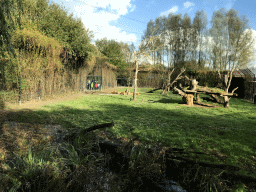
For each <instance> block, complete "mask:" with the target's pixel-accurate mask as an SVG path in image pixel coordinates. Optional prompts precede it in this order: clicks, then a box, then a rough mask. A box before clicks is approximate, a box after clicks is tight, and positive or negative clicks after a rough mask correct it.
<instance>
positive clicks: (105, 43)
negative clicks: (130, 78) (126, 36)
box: [95, 38, 129, 69]
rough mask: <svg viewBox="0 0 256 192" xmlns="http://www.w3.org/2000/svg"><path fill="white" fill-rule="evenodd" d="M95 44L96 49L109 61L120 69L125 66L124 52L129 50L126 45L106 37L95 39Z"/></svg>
mask: <svg viewBox="0 0 256 192" xmlns="http://www.w3.org/2000/svg"><path fill="white" fill-rule="evenodd" d="M95 44H96V46H97V48H98V50H99V51H100V52H101V53H102V54H103V55H104V56H106V57H107V58H108V59H109V63H111V64H113V65H115V66H116V67H118V68H120V69H124V68H126V67H127V63H126V62H125V60H126V55H125V52H126V51H129V47H128V45H126V44H124V43H118V42H116V41H115V40H107V38H104V39H101V40H97V41H96V42H95ZM127 57H128V55H127Z"/></svg>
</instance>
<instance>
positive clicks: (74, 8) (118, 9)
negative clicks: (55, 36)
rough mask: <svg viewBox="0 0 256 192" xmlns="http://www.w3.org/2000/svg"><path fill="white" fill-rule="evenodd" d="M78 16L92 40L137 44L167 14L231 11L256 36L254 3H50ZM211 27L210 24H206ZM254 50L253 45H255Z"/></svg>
mask: <svg viewBox="0 0 256 192" xmlns="http://www.w3.org/2000/svg"><path fill="white" fill-rule="evenodd" d="M50 2H55V3H58V4H61V5H64V7H65V8H66V9H67V10H68V12H69V13H73V14H74V15H75V16H77V17H80V18H81V19H82V21H83V23H84V26H85V27H86V28H89V29H90V30H91V31H93V32H94V39H93V41H94V40H96V39H101V38H104V37H107V38H108V39H115V40H117V41H124V42H129V43H131V42H134V43H135V45H136V44H137V43H139V42H140V40H141V36H142V35H143V31H144V30H145V29H146V25H147V23H148V22H149V21H150V20H151V19H152V20H155V19H156V18H157V17H159V16H161V15H168V14H169V13H170V12H173V13H175V14H179V13H181V14H182V15H184V14H185V13H188V15H189V16H190V17H191V19H192V20H193V18H194V16H195V13H196V12H197V11H198V10H201V9H204V10H205V12H206V13H207V16H208V21H209V23H210V20H211V18H212V14H213V12H214V11H215V10H218V9H220V8H226V9H227V10H229V9H231V8H234V9H235V10H238V12H239V15H246V16H247V17H248V18H249V24H250V26H251V27H252V29H253V30H254V34H255V37H256V14H255V10H256V1H255V0H189V1H187V0H168V1H167V0H50ZM209 26H210V25H209ZM255 49H256V45H255Z"/></svg>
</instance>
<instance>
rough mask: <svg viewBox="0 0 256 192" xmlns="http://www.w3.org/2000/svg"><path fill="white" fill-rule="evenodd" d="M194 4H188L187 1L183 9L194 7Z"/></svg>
mask: <svg viewBox="0 0 256 192" xmlns="http://www.w3.org/2000/svg"><path fill="white" fill-rule="evenodd" d="M194 5H195V4H194V3H191V2H189V1H187V2H186V3H184V7H185V8H186V9H187V8H189V7H192V6H194Z"/></svg>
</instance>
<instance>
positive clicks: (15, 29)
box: [0, 0, 254, 81]
mask: <svg viewBox="0 0 256 192" xmlns="http://www.w3.org/2000/svg"><path fill="white" fill-rule="evenodd" d="M248 23H249V20H248V18H247V17H246V16H239V14H238V11H236V10H234V9H230V10H228V11H227V10H225V9H220V10H217V11H215V12H214V13H213V16H212V19H211V22H210V23H208V18H207V14H206V13H205V11H204V10H200V11H197V12H196V14H195V17H194V18H193V20H192V19H191V18H190V16H189V15H188V14H187V13H186V14H185V15H184V16H182V15H181V14H173V13H170V14H169V15H168V16H161V17H158V18H156V19H155V20H154V21H153V20H150V21H149V22H148V24H147V28H146V29H145V31H144V34H143V36H142V42H141V44H140V46H139V48H138V51H137V53H141V55H142V56H143V57H144V56H145V55H148V56H150V57H151V59H152V61H153V65H159V66H163V65H168V67H169V68H173V67H175V68H177V67H178V68H181V67H186V68H187V70H190V69H193V70H203V69H213V70H231V69H234V68H236V67H238V66H239V67H243V66H247V65H248V63H249V62H250V61H251V60H252V59H253V58H254V49H253V46H254V38H253V34H252V30H251V28H250V26H249V24H248ZM0 27H1V31H0V37H1V38H0V53H1V55H0V71H1V76H3V74H4V73H5V76H6V77H8V78H9V79H12V80H13V81H17V78H16V79H13V78H12V75H11V73H13V71H16V74H18V73H19V72H20V68H19V67H18V66H19V65H18V62H19V58H18V55H22V54H23V56H26V57H29V58H31V59H30V60H27V61H26V60H25V59H24V60H23V63H26V62H27V63H33V62H34V60H35V55H37V59H38V60H40V62H39V63H40V65H41V67H39V68H40V69H38V70H42V69H44V67H45V66H46V63H53V65H52V66H51V67H50V65H48V67H49V69H51V68H52V67H53V66H55V68H56V66H61V67H59V68H63V67H64V66H65V67H67V66H68V67H71V68H73V69H75V68H79V67H82V66H84V65H85V63H86V61H89V60H92V59H93V58H94V57H97V56H100V57H105V58H107V60H108V62H109V63H110V64H113V65H115V66H117V67H118V69H119V72H118V75H119V76H120V75H128V74H127V70H126V69H127V68H131V67H135V65H134V66H133V63H134V57H135V54H136V52H134V48H135V47H134V45H129V44H128V43H124V42H117V41H115V40H111V39H107V38H104V39H99V40H96V42H95V45H93V44H91V41H92V39H93V32H92V31H90V30H89V29H87V28H85V27H84V25H83V23H82V21H81V19H79V18H75V17H74V16H73V15H72V14H68V13H67V10H66V9H65V8H64V7H62V6H60V5H58V4H55V3H51V4H49V1H48V0H1V1H0ZM144 45H146V47H145V46H144ZM50 47H51V48H50ZM44 50H51V52H47V53H46V52H45V51H44ZM147 53H148V54H147ZM61 54H62V55H63V54H64V55H65V57H64V58H65V59H60V57H59V55H61ZM54 55H55V56H54ZM139 57H140V55H136V58H139ZM33 58H34V59H33ZM32 61H33V62H32ZM54 62H55V64H54ZM36 63H38V62H34V64H35V65H36ZM56 63H59V64H58V65H57V64H56ZM144 64H145V62H144ZM23 67H32V68H33V67H34V66H31V64H30V66H29V65H25V64H24V66H23ZM8 73H9V76H8V75H7V74H8ZM16 77H17V75H16Z"/></svg>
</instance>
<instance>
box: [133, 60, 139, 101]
mask: <svg viewBox="0 0 256 192" xmlns="http://www.w3.org/2000/svg"><path fill="white" fill-rule="evenodd" d="M135 65H136V69H135V76H134V91H133V101H135V100H136V92H137V80H138V79H137V76H138V71H139V70H138V68H139V64H138V62H137V60H136V58H135Z"/></svg>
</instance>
